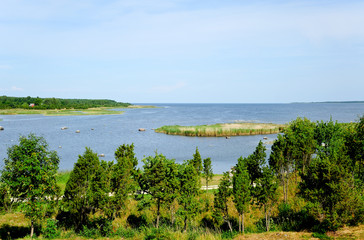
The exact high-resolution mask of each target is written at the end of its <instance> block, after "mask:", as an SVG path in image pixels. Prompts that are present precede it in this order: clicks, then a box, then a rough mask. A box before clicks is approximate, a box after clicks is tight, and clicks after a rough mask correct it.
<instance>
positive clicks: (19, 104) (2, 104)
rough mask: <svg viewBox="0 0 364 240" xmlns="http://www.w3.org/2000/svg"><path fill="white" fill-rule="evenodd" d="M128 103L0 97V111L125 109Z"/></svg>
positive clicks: (104, 100)
mask: <svg viewBox="0 0 364 240" xmlns="http://www.w3.org/2000/svg"><path fill="white" fill-rule="evenodd" d="M129 105H131V104H130V103H122V102H116V101H114V100H107V99H62V98H39V97H36V98H33V97H29V96H28V97H7V96H0V109H10V108H23V109H87V108H95V107H127V106H129Z"/></svg>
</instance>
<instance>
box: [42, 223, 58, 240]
mask: <svg viewBox="0 0 364 240" xmlns="http://www.w3.org/2000/svg"><path fill="white" fill-rule="evenodd" d="M57 222H58V221H57V220H54V219H47V223H46V225H45V227H44V229H43V236H44V237H45V238H49V239H53V238H57V237H59V236H60V235H61V232H60V231H59V230H58V228H57Z"/></svg>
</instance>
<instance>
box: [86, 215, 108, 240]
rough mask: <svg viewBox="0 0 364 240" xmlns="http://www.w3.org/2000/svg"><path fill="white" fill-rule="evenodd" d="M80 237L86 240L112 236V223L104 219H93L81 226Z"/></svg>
mask: <svg viewBox="0 0 364 240" xmlns="http://www.w3.org/2000/svg"><path fill="white" fill-rule="evenodd" d="M80 235H81V236H84V237H87V238H97V237H108V236H112V235H113V231H112V222H111V221H110V220H108V219H107V218H104V217H97V218H93V219H91V220H90V221H89V222H88V224H87V225H84V226H83V229H82V231H81V232H80Z"/></svg>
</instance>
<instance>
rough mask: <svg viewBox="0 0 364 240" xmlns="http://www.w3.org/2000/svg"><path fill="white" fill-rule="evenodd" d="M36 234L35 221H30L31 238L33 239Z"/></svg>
mask: <svg viewBox="0 0 364 240" xmlns="http://www.w3.org/2000/svg"><path fill="white" fill-rule="evenodd" d="M33 234H34V222H33V220H31V221H30V238H33Z"/></svg>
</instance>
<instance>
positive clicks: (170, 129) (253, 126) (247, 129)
mask: <svg viewBox="0 0 364 240" xmlns="http://www.w3.org/2000/svg"><path fill="white" fill-rule="evenodd" d="M284 127H285V125H283V124H273V123H223V124H214V125H199V126H179V125H173V126H163V127H160V128H158V129H156V130H155V131H156V132H158V133H165V134H170V135H181V136H195V137H226V136H247V135H264V134H274V133H279V132H282V130H283V129H284Z"/></svg>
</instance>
